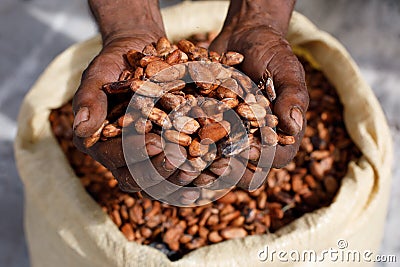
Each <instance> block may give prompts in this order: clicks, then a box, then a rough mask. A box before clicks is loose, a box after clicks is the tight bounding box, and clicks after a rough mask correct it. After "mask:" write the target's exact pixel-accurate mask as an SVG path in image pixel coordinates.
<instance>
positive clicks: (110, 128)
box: [102, 124, 122, 138]
mask: <svg viewBox="0 0 400 267" xmlns="http://www.w3.org/2000/svg"><path fill="white" fill-rule="evenodd" d="M121 134H122V130H121V128H119V127H118V126H117V125H116V124H108V125H106V126H104V128H103V131H102V135H103V136H104V137H106V138H113V137H116V136H120V135H121Z"/></svg>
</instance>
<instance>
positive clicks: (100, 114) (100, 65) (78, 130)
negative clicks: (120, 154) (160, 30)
mask: <svg viewBox="0 0 400 267" xmlns="http://www.w3.org/2000/svg"><path fill="white" fill-rule="evenodd" d="M123 64H124V62H123V58H122V57H119V56H108V55H103V54H100V55H99V56H97V57H96V58H95V59H94V60H93V61H92V63H91V64H90V65H89V67H88V68H87V69H86V70H85V71H84V72H83V74H82V81H81V84H80V86H79V88H78V91H77V92H76V94H75V96H74V99H73V103H72V106H73V110H74V114H75V118H74V124H73V129H74V132H75V134H76V135H78V136H79V137H88V136H90V135H92V134H93V133H94V132H95V131H96V130H97V129H98V128H99V127H100V126H101V124H102V123H103V121H104V120H105V119H106V116H107V96H106V94H105V93H104V92H103V91H102V90H101V88H102V86H103V84H105V83H108V82H112V81H116V80H118V76H119V74H120V73H121V71H122V69H123Z"/></svg>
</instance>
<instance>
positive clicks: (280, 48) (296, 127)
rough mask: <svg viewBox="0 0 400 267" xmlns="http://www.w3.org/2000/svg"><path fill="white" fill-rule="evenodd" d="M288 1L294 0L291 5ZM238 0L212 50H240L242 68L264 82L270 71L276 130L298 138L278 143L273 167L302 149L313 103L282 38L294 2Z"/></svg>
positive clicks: (232, 7) (254, 78) (300, 71)
mask: <svg viewBox="0 0 400 267" xmlns="http://www.w3.org/2000/svg"><path fill="white" fill-rule="evenodd" d="M238 2H242V3H241V4H240V3H239V4H238ZM245 2H246V3H245ZM279 2H280V3H279ZM287 2H293V3H292V6H290V5H289V6H288V5H287ZM236 3H237V4H234V3H233V2H232V3H231V6H230V8H229V13H228V17H227V19H226V21H225V24H224V27H223V29H222V31H221V33H220V34H219V35H218V36H217V38H216V39H215V40H214V42H213V43H212V44H211V46H210V50H214V51H216V52H219V53H221V52H225V51H228V50H229V51H237V52H239V53H242V54H243V55H244V58H245V59H244V62H243V63H242V65H241V69H242V71H243V72H244V73H245V74H247V75H248V76H249V77H250V78H251V79H252V80H253V81H259V80H261V77H262V76H263V74H264V72H265V70H266V69H267V70H268V71H269V72H270V73H271V75H272V77H273V81H274V85H275V90H276V93H277V98H276V101H275V104H274V108H273V113H274V114H275V115H277V116H278V118H279V125H278V128H279V129H280V130H281V131H283V132H284V133H285V134H288V135H294V136H295V139H296V143H295V144H293V145H286V146H280V145H278V146H277V149H276V152H275V158H274V161H273V167H277V168H280V167H283V166H285V165H286V164H287V163H289V162H290V160H292V159H293V158H294V156H295V155H296V153H297V151H298V149H299V146H300V141H301V138H302V137H303V135H304V130H305V128H306V119H305V112H306V111H307V108H308V103H309V96H308V92H307V88H306V84H305V78H304V70H303V67H302V65H301V63H300V62H299V61H298V60H297V58H296V56H295V55H294V54H293V52H292V50H291V48H290V46H289V43H288V42H287V41H286V40H285V37H284V36H285V34H286V31H287V27H288V24H289V19H290V14H291V9H292V8H293V5H294V1H280V0H279V1H276V0H265V1H260V0H256V1H251V2H250V1H244V0H243V1H237V2H236ZM268 10H271V12H270V13H268ZM274 11H275V12H274ZM285 12H286V14H285Z"/></svg>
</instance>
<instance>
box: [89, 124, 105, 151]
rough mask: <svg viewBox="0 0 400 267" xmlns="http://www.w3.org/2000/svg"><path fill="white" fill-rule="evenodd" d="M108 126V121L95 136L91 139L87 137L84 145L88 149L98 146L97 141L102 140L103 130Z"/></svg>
mask: <svg viewBox="0 0 400 267" xmlns="http://www.w3.org/2000/svg"><path fill="white" fill-rule="evenodd" d="M107 124H108V121H107V120H105V121H104V122H103V123H102V124H101V126H100V128H99V129H97V131H96V132H95V133H94V134H92V135H91V136H89V137H86V138H85V139H84V140H83V145H84V146H85V147H86V148H89V147H92V146H93V145H94V144H96V143H97V141H99V140H100V136H101V132H102V131H103V128H104V127H105V126H106V125H107Z"/></svg>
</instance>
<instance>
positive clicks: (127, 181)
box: [112, 167, 141, 193]
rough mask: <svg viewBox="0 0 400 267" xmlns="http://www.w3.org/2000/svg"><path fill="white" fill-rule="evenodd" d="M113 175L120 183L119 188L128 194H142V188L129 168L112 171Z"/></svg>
mask: <svg viewBox="0 0 400 267" xmlns="http://www.w3.org/2000/svg"><path fill="white" fill-rule="evenodd" d="M112 174H113V175H114V177H115V178H116V179H117V181H118V186H119V188H120V189H121V190H122V191H124V192H128V193H136V192H140V191H141V188H140V186H139V185H138V184H137V183H136V181H135V179H134V178H133V177H132V175H131V173H130V171H129V169H128V168H127V167H122V168H118V169H115V170H113V171H112Z"/></svg>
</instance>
